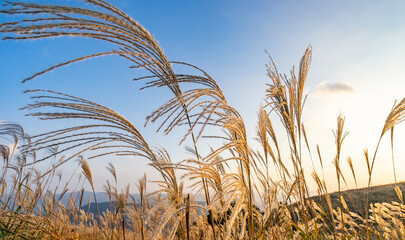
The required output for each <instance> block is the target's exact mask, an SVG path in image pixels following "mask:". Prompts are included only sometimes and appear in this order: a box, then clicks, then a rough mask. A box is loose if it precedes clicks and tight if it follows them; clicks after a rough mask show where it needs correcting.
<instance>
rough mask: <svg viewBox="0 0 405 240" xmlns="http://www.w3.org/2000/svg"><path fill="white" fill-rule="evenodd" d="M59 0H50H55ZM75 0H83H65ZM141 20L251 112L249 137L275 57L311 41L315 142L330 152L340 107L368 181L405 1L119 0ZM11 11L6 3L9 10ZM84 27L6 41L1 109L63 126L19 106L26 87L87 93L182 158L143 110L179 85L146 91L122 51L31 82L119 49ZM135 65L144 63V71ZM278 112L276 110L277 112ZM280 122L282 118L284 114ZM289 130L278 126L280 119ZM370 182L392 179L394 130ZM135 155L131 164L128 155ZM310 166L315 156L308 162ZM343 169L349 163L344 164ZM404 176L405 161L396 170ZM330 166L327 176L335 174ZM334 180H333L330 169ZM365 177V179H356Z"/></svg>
mask: <svg viewBox="0 0 405 240" xmlns="http://www.w3.org/2000/svg"><path fill="white" fill-rule="evenodd" d="M48 2H52V1H48ZM67 2H70V3H72V2H76V1H67ZM111 3H113V4H115V5H116V6H117V7H119V8H120V9H122V10H124V11H125V12H126V13H128V14H129V15H130V16H132V17H133V18H134V19H135V20H137V21H138V22H140V23H141V24H142V25H143V26H144V27H146V29H148V30H149V31H150V32H151V33H152V35H154V37H155V38H156V39H157V40H158V41H159V43H160V45H161V46H162V48H163V49H164V51H165V53H166V55H167V56H168V58H169V59H170V60H174V61H184V62H189V63H192V64H194V65H197V66H199V67H200V68H202V69H204V70H206V71H207V72H208V73H210V74H211V75H212V76H213V77H214V78H215V79H216V81H217V82H218V83H219V85H220V86H221V87H222V89H223V91H224V93H225V95H226V97H227V99H228V101H229V103H230V104H231V105H232V106H234V107H235V108H237V109H238V110H239V112H240V113H241V114H242V116H243V117H244V118H245V121H246V125H247V126H248V131H249V134H250V138H251V139H252V141H251V142H252V143H253V144H254V140H253V138H254V137H255V136H254V130H255V125H256V112H257V110H258V108H259V105H260V104H261V103H262V102H263V97H264V93H265V84H266V83H268V82H269V80H268V79H267V77H266V68H265V64H266V63H268V57H267V55H266V54H265V50H267V51H268V52H269V54H270V55H271V56H272V58H273V59H274V60H275V62H276V64H277V66H278V68H279V70H280V72H288V71H289V70H290V69H291V67H292V65H298V63H299V59H300V57H301V56H302V54H303V52H304V51H305V49H306V47H308V45H309V44H310V45H312V47H313V62H312V67H311V70H310V74H309V77H308V82H307V92H308V95H309V97H308V102H307V105H306V109H305V110H304V111H305V112H304V121H305V124H306V127H307V131H308V137H309V141H310V144H311V147H312V148H313V149H312V150H313V151H315V146H316V144H319V145H320V147H321V151H322V153H323V154H324V159H325V161H327V162H328V163H329V164H328V169H327V170H326V171H327V173H330V174H334V170H333V167H332V164H331V163H330V162H331V161H332V159H333V155H334V142H333V134H332V129H333V128H335V125H336V117H337V116H338V114H339V113H340V112H343V113H344V114H345V115H346V122H347V130H348V131H350V134H349V136H348V138H347V141H346V143H345V144H346V145H345V144H344V145H343V151H344V154H343V156H344V159H345V158H346V157H347V156H351V157H352V158H353V162H354V165H355V168H356V170H357V171H358V175H359V178H361V179H360V180H364V181H363V183H364V182H365V181H366V167H365V161H364V157H363V155H362V152H363V149H364V148H366V147H368V148H370V152H372V151H373V150H374V147H375V144H376V142H377V140H378V137H379V134H380V131H381V128H382V125H383V123H384V120H385V117H386V115H387V113H388V112H389V110H390V108H391V106H392V104H393V103H394V100H395V99H399V100H400V99H402V98H403V97H405V76H404V75H403V70H402V69H403V67H404V66H405V58H404V57H403V56H405V47H404V43H405V24H404V23H405V15H404V14H403V13H404V10H405V3H404V2H403V1H384V2H382V1H219V0H218V1H163V0H162V1H146V0H145V1H118V0H116V1H111ZM12 19H13V18H9V17H6V16H4V15H0V20H1V22H4V21H11V20H12ZM112 48H113V46H111V45H109V44H105V43H102V42H100V41H95V40H88V39H72V38H66V39H48V40H38V41H20V42H13V41H1V42H0V82H1V88H0V98H1V99H0V103H1V111H0V120H6V121H14V122H19V123H20V124H22V125H23V126H24V127H25V129H26V131H27V132H28V133H30V134H37V133H41V132H43V131H46V130H50V129H56V128H58V127H60V126H63V124H64V123H63V122H58V121H54V122H44V121H39V120H36V119H33V118H30V117H25V116H24V112H23V111H20V110H18V109H19V108H21V107H23V106H25V105H26V104H27V103H29V99H28V97H27V96H25V95H23V94H22V92H23V91H24V90H25V89H36V88H41V89H51V90H55V91H61V92H64V93H68V94H72V95H75V96H78V97H83V98H86V99H89V100H92V101H95V102H98V103H101V104H103V105H106V106H108V107H110V108H113V109H115V110H116V111H118V112H120V113H121V114H123V115H124V116H125V117H127V118H128V119H129V120H131V121H132V122H134V124H135V125H136V126H137V127H139V128H140V130H141V132H142V133H143V134H144V136H145V138H146V139H147V140H148V141H149V142H150V144H151V145H161V146H164V147H166V148H168V149H169V151H170V153H172V155H173V156H174V158H176V159H179V160H182V159H184V158H187V157H189V155H187V154H185V153H184V152H185V151H184V146H177V143H178V140H179V139H180V136H181V133H176V134H173V135H171V136H163V134H161V133H158V134H156V133H155V130H156V127H157V126H153V125H149V126H148V127H146V128H143V124H144V119H145V117H146V116H147V115H148V114H150V113H151V112H152V111H153V110H154V109H155V108H157V107H158V106H159V105H160V104H162V103H164V102H165V100H168V99H169V98H170V97H171V93H170V92H169V91H168V90H165V89H153V90H145V91H139V90H138V89H139V87H141V86H142V84H141V83H134V82H132V81H131V79H132V78H134V77H136V76H138V75H139V73H137V72H136V71H135V70H131V69H129V68H128V67H129V63H128V62H127V61H125V60H123V59H120V58H118V57H103V58H97V59H93V60H89V61H87V62H82V63H76V64H73V65H71V66H69V67H65V68H61V69H58V70H56V71H53V72H51V73H49V74H46V75H45V76H42V77H40V78H38V79H35V80H33V81H31V82H28V83H26V84H21V83H20V82H21V80H22V79H23V78H24V77H28V76H30V75H31V74H34V73H35V72H37V71H40V70H43V69H45V68H47V67H49V66H51V65H52V64H55V63H59V62H63V61H66V60H69V59H72V58H76V57H80V56H84V55H85V54H88V53H95V52H100V51H105V50H109V49H112ZM137 74H138V75H137ZM274 120H276V119H275V118H274ZM278 127H280V125H278ZM278 131H280V133H282V129H279V130H278ZM403 135H405V129H404V128H403V127H401V126H399V127H398V128H397V129H396V145H395V147H396V152H395V154H396V159H397V169H401V168H402V169H403V167H405V161H404V160H405V159H404V157H405V150H402V145H403V144H404V143H405V138H404V137H402V136H403ZM108 161H111V160H106V161H98V162H91V163H90V165H91V167H92V169H93V171H94V175H95V177H94V178H95V179H96V181H97V180H100V181H99V182H100V184H99V186H101V184H103V183H104V180H103V179H104V176H105V173H106V171H105V170H104V166H105V164H106V162H108ZM112 162H113V163H114V164H115V165H116V167H117V169H118V171H119V173H120V174H119V175H120V176H122V177H121V180H120V182H122V183H127V182H132V183H133V182H135V181H136V179H138V178H139V177H141V176H142V175H143V173H144V172H148V175H151V177H152V178H153V174H154V173H153V170H151V168H150V167H146V165H147V162H146V161H144V160H137V161H133V160H118V159H114V160H112ZM376 164H377V165H376V172H375V178H374V183H375V184H380V183H388V182H392V181H393V177H392V166H391V160H390V152H389V139H388V138H387V139H385V140H384V141H383V143H382V148H381V149H380V154H379V158H378V159H377V163H376ZM128 165H130V166H131V167H130V168H129V167H127V166H128ZM307 168H308V171H310V162H307ZM344 169H346V170H347V171H345V172H346V174H347V176H349V175H350V172H349V171H350V170H349V168H348V166H347V165H344ZM397 174H398V178H399V179H400V180H405V175H404V173H403V174H402V175H401V172H400V171H397ZM334 179H335V178H332V179H331V180H330V181H329V184H330V185H331V186H332V187H333V186H335V185H336V183H335V181H336V180H334ZM327 181H328V180H327ZM360 182H362V181H360Z"/></svg>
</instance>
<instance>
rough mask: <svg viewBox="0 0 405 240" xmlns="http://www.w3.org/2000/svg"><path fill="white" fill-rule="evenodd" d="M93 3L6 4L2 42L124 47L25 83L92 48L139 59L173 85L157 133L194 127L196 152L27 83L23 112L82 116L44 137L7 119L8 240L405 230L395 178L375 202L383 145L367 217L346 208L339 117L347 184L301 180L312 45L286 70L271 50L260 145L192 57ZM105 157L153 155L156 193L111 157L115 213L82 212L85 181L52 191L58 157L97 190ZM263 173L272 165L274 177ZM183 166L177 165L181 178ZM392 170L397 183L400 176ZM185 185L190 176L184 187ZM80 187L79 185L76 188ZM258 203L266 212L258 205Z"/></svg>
mask: <svg viewBox="0 0 405 240" xmlns="http://www.w3.org/2000/svg"><path fill="white" fill-rule="evenodd" d="M38 2H39V1H38ZM85 2H87V3H88V4H87V5H84V6H83V7H76V6H75V7H73V6H56V5H55V6H50V5H42V4H40V3H26V2H11V3H6V4H4V5H3V6H2V7H1V11H2V13H3V14H8V15H13V14H15V15H17V14H18V15H22V16H23V18H24V19H25V20H24V21H22V20H21V21H16V22H6V23H1V25H0V32H1V34H2V36H3V39H8V40H10V39H11V40H20V39H42V38H54V37H66V36H69V37H86V38H94V39H98V40H100V41H106V42H109V43H111V44H112V45H113V46H114V49H116V50H108V51H105V52H101V53H97V54H93V55H88V56H83V57H81V58H77V59H72V60H70V61H68V62H65V63H59V64H57V65H55V66H53V67H51V68H48V69H45V70H43V71H41V72H38V73H36V74H34V75H33V76H31V77H28V78H26V79H24V81H23V82H26V81H31V80H33V79H34V78H35V77H38V76H40V75H42V74H46V73H47V72H49V71H51V70H53V69H56V68H59V67H62V66H66V65H69V64H71V63H75V62H78V61H83V60H86V59H90V58H94V57H99V56H104V55H118V56H120V57H122V58H125V59H126V60H127V61H129V62H131V64H133V65H134V67H135V68H142V69H145V70H146V71H147V72H148V74H147V75H145V76H143V77H140V78H139V79H138V80H139V81H144V83H145V85H144V87H145V88H157V87H162V88H168V89H169V90H170V91H171V92H172V93H173V98H172V99H170V100H169V101H168V102H166V103H165V104H163V105H162V106H161V107H160V108H158V109H156V110H155V111H153V113H152V114H151V115H150V116H148V117H147V122H159V124H160V127H159V130H160V131H163V132H164V133H166V134H170V133H171V132H174V131H177V129H179V127H180V126H187V128H188V130H187V132H186V133H185V135H184V137H183V138H182V139H179V140H181V142H185V141H187V142H189V143H191V144H192V147H191V148H190V149H189V151H190V152H191V153H193V156H194V157H192V158H189V159H186V160H183V161H181V162H180V161H172V159H171V157H170V155H169V151H167V150H166V149H164V148H162V147H153V146H150V145H149V144H148V143H147V142H146V140H145V139H144V137H143V136H142V135H141V133H140V132H139V131H138V129H137V128H136V126H134V125H133V124H132V123H131V122H130V121H129V120H127V119H126V118H125V117H124V116H123V115H121V114H119V113H117V112H116V111H114V110H113V109H110V108H108V107H105V106H102V105H100V104H98V103H95V102H92V101H90V100H86V99H83V98H79V97H75V96H71V95H68V94H65V93H60V92H55V91H51V90H31V91H27V94H30V95H31V96H32V103H30V104H28V105H27V106H26V107H25V108H24V109H25V110H27V111H29V114H28V115H31V116H34V117H38V118H40V119H47V120H54V119H67V120H70V119H79V120H81V119H85V120H88V121H86V122H84V121H83V125H80V124H77V125H73V126H67V127H66V128H63V129H58V130H55V131H50V132H45V133H43V134H40V135H36V136H28V135H27V134H26V133H25V132H24V130H23V128H22V127H21V126H20V125H18V124H14V123H7V122H3V123H1V125H0V135H1V136H0V137H2V138H5V139H8V140H10V141H11V142H12V144H3V145H0V153H1V155H0V158H1V159H2V172H1V173H0V175H1V181H0V199H1V202H0V238H2V239H404V238H405V225H404V223H405V222H404V221H405V218H404V217H405V216H404V214H405V205H404V202H403V195H402V191H401V188H400V187H399V186H398V185H396V184H395V185H394V186H395V193H396V196H397V199H396V201H391V202H372V201H371V200H370V199H369V198H370V196H371V195H370V189H371V188H370V187H371V180H372V176H373V169H374V163H375V161H376V154H377V152H378V148H379V144H378V145H377V147H376V148H375V149H372V150H371V151H370V153H369V152H368V150H365V151H364V158H365V161H366V162H367V167H368V169H367V170H368V179H367V182H368V187H367V188H366V189H365V190H364V191H363V193H362V195H361V198H362V199H363V201H364V205H362V207H364V209H362V210H361V211H360V212H363V214H359V210H358V209H351V208H350V206H353V205H352V204H350V201H351V200H350V199H349V197H347V196H348V195H347V194H343V193H342V192H341V189H342V187H343V185H344V184H345V182H346V180H345V179H346V178H354V179H355V180H356V169H354V168H353V164H352V162H351V159H350V158H348V160H347V161H348V163H349V166H350V167H351V169H350V170H351V173H352V176H343V174H342V171H341V168H340V167H341V161H343V160H342V157H341V149H342V144H343V142H344V140H345V137H346V136H347V131H346V129H345V117H344V116H343V115H342V114H340V115H339V116H338V117H337V124H336V128H335V130H334V137H335V144H336V153H335V158H334V166H335V168H336V176H335V177H336V179H337V181H338V184H339V186H338V189H339V191H338V192H337V193H336V194H335V195H334V204H332V200H331V197H330V193H329V192H328V189H327V187H326V184H325V177H324V174H323V173H322V172H316V171H315V170H314V171H313V172H312V173H305V175H304V171H303V166H302V162H303V160H304V159H303V158H304V156H305V157H306V156H307V155H308V154H307V152H308V151H309V153H310V154H311V152H310V147H309V145H310V143H309V142H308V140H307V137H306V136H307V135H306V131H305V127H304V124H303V122H302V113H303V110H304V105H305V100H306V96H305V94H304V88H305V83H306V80H307V75H308V71H309V67H310V64H311V59H312V49H311V47H309V48H308V49H306V50H305V52H304V54H303V56H302V58H301V61H300V63H299V66H298V68H297V70H298V71H292V72H291V73H290V74H289V75H286V74H281V73H279V72H278V70H277V67H276V65H275V63H274V61H273V60H272V59H271V58H270V62H269V63H268V65H267V75H268V78H269V83H268V84H267V86H266V88H267V90H266V95H265V96H264V99H265V102H266V104H265V105H264V106H262V107H260V108H259V110H258V115H257V124H256V125H257V141H258V142H259V143H260V145H261V149H253V148H251V143H250V141H248V137H247V134H246V127H245V122H244V120H243V118H242V117H241V115H240V113H239V112H238V111H237V109H235V108H233V107H232V106H230V105H229V104H228V102H227V99H226V97H225V96H224V94H223V92H222V90H221V88H220V86H219V85H218V83H217V82H216V81H215V80H214V79H213V78H212V77H211V76H210V75H209V74H208V73H207V72H205V71H204V70H202V69H200V68H198V67H196V66H193V65H191V64H189V63H183V62H172V61H170V60H169V59H168V58H167V57H166V55H165V54H164V52H163V50H162V49H161V47H160V46H159V44H158V42H157V41H156V40H155V39H154V37H153V36H152V35H151V34H150V33H149V32H148V31H147V30H146V29H145V28H144V27H142V26H141V25H140V24H139V23H138V22H136V21H135V20H134V19H132V18H131V17H130V16H128V15H127V14H125V13H124V12H122V11H121V10H119V9H117V8H116V7H114V6H112V5H110V4H109V3H108V2H106V1H103V0H87V1H85ZM94 7H97V9H98V10H97V11H96V10H94ZM173 65H182V66H183V67H187V68H189V69H190V71H191V72H194V73H193V74H189V73H186V74H185V73H179V72H175V71H174V70H173V68H172V66H173ZM184 85H187V87H184ZM189 86H192V87H189ZM404 114H405V99H404V100H402V101H400V102H398V103H396V104H395V105H394V106H393V108H392V110H391V112H390V113H389V115H388V116H387V118H386V121H385V123H383V127H382V129H381V134H380V138H379V139H377V140H378V141H381V139H382V138H383V137H389V136H386V135H390V133H391V141H393V134H392V132H393V130H394V126H396V125H397V124H398V123H400V122H402V121H403V119H404ZM270 116H272V118H270ZM272 119H276V120H277V121H280V123H281V124H282V126H283V129H275V128H274V127H273V120H272ZM73 122H74V123H78V122H81V121H73ZM84 123H87V124H84ZM206 128H210V129H213V128H214V129H218V132H220V133H219V134H218V136H214V137H213V138H215V140H217V139H218V138H219V139H220V140H221V141H222V143H223V144H222V145H219V146H212V147H213V148H212V149H211V152H210V153H209V154H207V155H200V154H199V149H200V148H199V147H200V146H199V141H200V139H202V138H203V137H204V136H205V135H204V133H205V132H204V131H205V130H206ZM280 134H287V139H286V141H280V138H279V137H278V136H279V135H280ZM215 142H217V141H215ZM281 145H283V146H288V147H287V149H289V153H288V154H287V156H289V157H283V156H284V155H283V154H282V153H281V152H280V151H281V150H280V146H281ZM67 152H68V153H69V154H66V153H67ZM304 152H305V154H304ZM108 156H114V157H115V156H131V157H134V158H146V159H148V160H149V163H150V164H151V165H152V166H153V167H154V168H155V169H156V170H157V171H158V172H159V173H160V175H161V179H160V181H159V190H158V191H156V192H148V189H147V178H146V176H143V177H141V178H139V181H138V184H137V188H138V192H139V196H140V198H139V199H134V198H132V195H131V194H130V192H129V186H128V187H127V188H124V189H119V188H118V186H117V178H119V176H117V173H116V169H115V167H114V166H113V165H112V164H110V165H108V166H107V170H108V171H109V173H111V177H112V179H113V181H112V182H109V181H107V182H106V183H105V185H104V190H105V192H106V194H107V195H108V196H109V199H110V205H111V208H110V209H109V210H106V211H103V212H99V213H98V214H93V213H91V212H86V211H84V210H83V209H82V208H81V207H82V206H83V205H85V204H87V202H88V199H84V198H83V192H84V189H82V188H81V187H80V186H81V185H78V186H79V187H78V188H76V189H72V187H69V189H68V185H64V184H62V183H61V184H57V186H58V187H56V188H55V187H52V186H55V184H52V183H55V182H58V181H61V176H60V173H59V172H58V171H57V170H58V169H59V168H60V167H63V164H64V163H66V162H68V161H74V160H77V159H79V164H78V171H81V172H82V173H81V176H82V177H83V179H84V181H87V182H88V183H90V185H91V187H92V190H93V194H94V197H95V196H96V193H95V188H94V183H93V179H92V170H91V168H90V167H89V165H88V163H87V160H88V159H93V158H98V157H108ZM311 161H312V163H313V164H316V165H320V166H321V167H322V169H323V159H322V155H321V151H320V149H319V147H317V152H312V154H311ZM44 162H46V163H47V164H48V163H49V167H48V169H47V170H43V169H41V171H40V170H39V169H38V168H37V167H36V166H37V164H43V163H44ZM392 164H394V158H392ZM288 166H292V167H288ZM269 168H272V174H270V173H269ZM394 169H395V168H394ZM179 170H182V171H181V174H179V173H178V172H179ZM274 172H276V173H277V174H276V175H275V174H274ZM393 174H394V177H395V178H396V176H395V171H394V173H393ZM180 175H181V176H180ZM308 176H310V178H312V179H309V177H308ZM185 180H187V182H189V183H191V185H190V186H185V185H184V181H185ZM310 180H311V181H312V180H314V181H315V182H316V183H317V191H318V193H319V196H320V197H319V198H318V200H315V198H311V196H310V194H309V189H308V184H307V183H308V181H310ZM190 189H191V190H190ZM72 191H79V192H81V193H82V194H79V195H70V194H71V192H72ZM392 191H394V190H392ZM199 194H202V195H203V196H204V198H205V204H203V205H201V204H198V203H196V200H195V198H196V196H197V195H199ZM64 195H67V196H69V195H70V200H69V203H68V204H66V205H64V204H62V203H61V201H59V200H60V199H61V198H62V197H63V196H64ZM319 199H320V200H319ZM95 200H97V199H95ZM371 202H372V203H371ZM370 203H371V204H370ZM96 205H97V201H96ZM259 205H260V206H263V207H260V208H259V207H258V206H259ZM97 211H99V210H98V208H97Z"/></svg>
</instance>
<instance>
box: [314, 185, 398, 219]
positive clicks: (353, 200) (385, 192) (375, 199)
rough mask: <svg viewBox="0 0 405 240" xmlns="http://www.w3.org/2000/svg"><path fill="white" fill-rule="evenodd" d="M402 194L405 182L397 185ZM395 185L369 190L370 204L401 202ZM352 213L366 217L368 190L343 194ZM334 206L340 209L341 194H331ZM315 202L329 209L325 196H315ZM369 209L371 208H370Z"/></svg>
mask: <svg viewBox="0 0 405 240" xmlns="http://www.w3.org/2000/svg"><path fill="white" fill-rule="evenodd" d="M397 185H398V187H399V188H400V189H401V191H402V192H405V182H400V183H397ZM394 188H395V184H386V185H380V186H374V187H371V188H370V189H369V192H370V193H369V200H368V202H369V204H374V203H382V202H387V203H391V202H400V200H399V198H398V195H397V193H396V192H395V189H394ZM341 194H342V196H343V197H344V199H345V201H346V203H347V206H348V208H349V209H350V211H352V212H355V213H357V214H359V215H360V216H365V209H366V196H367V188H358V189H351V190H346V191H342V192H341ZM330 198H331V202H332V206H333V208H334V209H336V208H337V207H340V201H339V193H338V192H334V193H331V194H330ZM312 199H313V200H315V201H316V202H318V203H320V204H321V206H322V207H323V209H328V207H327V203H326V199H325V196H314V197H312ZM368 208H369V207H368Z"/></svg>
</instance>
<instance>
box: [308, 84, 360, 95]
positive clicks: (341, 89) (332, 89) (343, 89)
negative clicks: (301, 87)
mask: <svg viewBox="0 0 405 240" xmlns="http://www.w3.org/2000/svg"><path fill="white" fill-rule="evenodd" d="M355 91H356V89H355V87H354V86H353V84H351V83H349V82H347V81H341V82H338V83H330V82H327V81H324V82H321V83H319V84H318V85H317V86H316V90H315V92H314V94H316V95H323V94H333V93H354V92H355Z"/></svg>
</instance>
